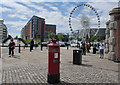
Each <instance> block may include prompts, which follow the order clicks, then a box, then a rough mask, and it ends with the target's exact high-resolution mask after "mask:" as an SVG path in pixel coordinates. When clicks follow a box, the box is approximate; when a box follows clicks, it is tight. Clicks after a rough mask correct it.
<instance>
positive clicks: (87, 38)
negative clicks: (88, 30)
mask: <svg viewBox="0 0 120 85" xmlns="http://www.w3.org/2000/svg"><path fill="white" fill-rule="evenodd" d="M86 41H87V42H89V36H88V34H87V35H86Z"/></svg>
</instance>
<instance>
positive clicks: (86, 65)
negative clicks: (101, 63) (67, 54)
mask: <svg viewBox="0 0 120 85" xmlns="http://www.w3.org/2000/svg"><path fill="white" fill-rule="evenodd" d="M80 66H85V67H92V66H93V65H88V64H81V65H80Z"/></svg>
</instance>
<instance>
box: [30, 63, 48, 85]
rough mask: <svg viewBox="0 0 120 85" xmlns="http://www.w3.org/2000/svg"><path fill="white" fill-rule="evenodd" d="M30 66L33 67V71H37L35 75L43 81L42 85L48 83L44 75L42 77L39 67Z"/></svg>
mask: <svg viewBox="0 0 120 85" xmlns="http://www.w3.org/2000/svg"><path fill="white" fill-rule="evenodd" d="M30 66H31V67H32V68H31V69H36V71H35V73H37V76H38V77H39V80H40V81H41V83H47V82H46V81H47V80H46V78H45V77H44V76H43V75H41V73H40V71H39V70H38V67H36V66H33V65H30Z"/></svg>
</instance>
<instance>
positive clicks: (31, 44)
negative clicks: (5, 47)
mask: <svg viewBox="0 0 120 85" xmlns="http://www.w3.org/2000/svg"><path fill="white" fill-rule="evenodd" d="M33 46H34V41H33V39H32V40H31V42H30V52H31V51H32V50H33Z"/></svg>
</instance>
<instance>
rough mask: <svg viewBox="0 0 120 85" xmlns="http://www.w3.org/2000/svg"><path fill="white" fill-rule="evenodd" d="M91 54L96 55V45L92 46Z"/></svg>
mask: <svg viewBox="0 0 120 85" xmlns="http://www.w3.org/2000/svg"><path fill="white" fill-rule="evenodd" d="M93 54H96V44H95V43H94V44H93Z"/></svg>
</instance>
